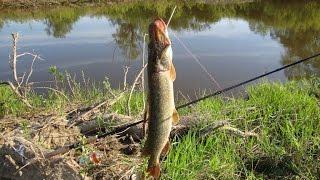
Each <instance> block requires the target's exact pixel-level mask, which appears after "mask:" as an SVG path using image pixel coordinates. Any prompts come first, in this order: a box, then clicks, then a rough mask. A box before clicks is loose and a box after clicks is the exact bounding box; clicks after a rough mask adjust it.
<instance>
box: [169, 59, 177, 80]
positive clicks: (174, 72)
mask: <svg viewBox="0 0 320 180" xmlns="http://www.w3.org/2000/svg"><path fill="white" fill-rule="evenodd" d="M176 76H177V74H176V69H175V67H174V66H173V63H171V66H170V78H171V80H172V81H174V80H176Z"/></svg>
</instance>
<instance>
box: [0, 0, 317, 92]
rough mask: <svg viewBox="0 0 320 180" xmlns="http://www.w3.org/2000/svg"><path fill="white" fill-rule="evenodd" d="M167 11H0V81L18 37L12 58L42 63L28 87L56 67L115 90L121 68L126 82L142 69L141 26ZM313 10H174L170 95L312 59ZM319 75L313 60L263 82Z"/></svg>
mask: <svg viewBox="0 0 320 180" xmlns="http://www.w3.org/2000/svg"><path fill="white" fill-rule="evenodd" d="M174 5H175V3H174V2H171V3H168V4H163V3H161V2H155V3H129V4H124V5H116V4H115V5H112V6H108V7H98V8H95V7H90V8H67V7H65V8H54V9H33V10H30V9H29V10H7V9H4V10H1V12H0V80H7V79H11V72H10V67H9V65H8V56H9V54H10V51H11V44H12V39H11V35H10V34H11V33H12V32H18V33H19V34H20V41H19V44H18V47H19V49H18V51H19V52H21V53H22V52H26V51H28V52H34V53H36V54H40V55H41V57H42V58H43V59H44V60H43V61H37V62H36V63H35V68H34V69H35V70H34V73H33V76H32V81H47V80H51V79H52V76H51V75H50V74H49V73H48V68H49V67H50V66H56V67H57V68H58V69H59V70H60V71H68V72H71V73H72V74H76V75H77V77H80V74H81V71H83V72H84V74H85V76H86V77H87V78H90V79H91V81H96V82H101V81H102V80H103V79H105V77H108V78H109V81H110V82H111V85H112V86H113V87H115V88H117V87H120V86H122V83H123V77H124V67H125V66H128V67H129V71H128V75H127V77H128V82H129V83H131V82H132V80H133V79H134V77H135V75H136V74H137V73H138V72H139V71H140V69H141V66H142V65H141V62H142V49H143V35H144V34H145V33H147V29H148V24H149V23H150V22H151V21H152V19H153V18H155V17H162V18H163V19H165V20H167V19H168V17H169V16H170V12H171V11H172V9H173V7H174ZM319 9H320V2H319V1H297V0H291V1H281V0H270V1H259V2H248V3H240V4H200V3H191V4H186V3H179V4H178V6H177V11H176V13H175V15H174V17H173V19H172V21H171V24H170V29H169V34H170V37H171V40H172V43H173V52H174V54H173V56H174V64H175V67H176V71H177V79H176V81H175V84H174V86H175V89H176V91H181V92H182V93H183V94H185V95H189V96H194V94H195V93H199V92H202V91H204V90H207V91H215V90H218V89H220V88H224V87H228V86H230V85H233V84H235V83H238V82H241V81H243V80H246V79H248V78H251V77H254V76H256V75H259V74H262V73H265V72H267V71H270V70H273V69H274V68H278V67H280V66H283V65H285V64H288V63H291V62H294V61H296V60H298V59H300V58H304V57H307V56H310V55H313V54H315V53H317V52H320V11H319ZM178 39H179V40H180V41H179V40H178ZM181 42H182V43H183V44H184V46H186V47H187V49H188V50H186V48H185V47H184V46H183V45H182V44H181ZM188 51H189V52H191V53H192V54H193V55H194V56H195V57H196V58H197V59H198V60H199V62H200V63H201V64H202V65H203V67H205V69H206V71H207V72H205V70H204V69H203V68H201V66H200V65H199V64H198V63H197V61H196V60H195V59H194V58H193V57H192V56H191V55H190V53H189V52H188ZM145 56H146V57H147V53H146V55H145ZM30 62H31V57H27V56H26V57H23V58H22V59H21V61H19V71H20V72H23V71H25V70H28V65H30ZM209 74H210V76H212V77H214V79H215V80H216V81H217V82H218V83H215V82H213V80H212V79H211V78H210V77H209ZM319 75H320V59H319V58H317V59H315V60H312V61H309V62H306V63H304V64H301V65H299V66H295V67H292V68H289V69H287V70H285V71H281V72H278V73H275V74H273V75H271V76H269V77H268V79H269V80H272V81H281V82H284V81H286V80H288V79H297V78H301V77H310V76H319Z"/></svg>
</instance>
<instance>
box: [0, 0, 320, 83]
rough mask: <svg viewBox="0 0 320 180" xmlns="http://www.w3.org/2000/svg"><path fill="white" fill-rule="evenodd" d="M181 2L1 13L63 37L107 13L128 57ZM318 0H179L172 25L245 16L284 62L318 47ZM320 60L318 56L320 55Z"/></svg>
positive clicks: (308, 68) (300, 73) (319, 66)
mask: <svg viewBox="0 0 320 180" xmlns="http://www.w3.org/2000/svg"><path fill="white" fill-rule="evenodd" d="M176 4H177V1H167V2H166V3H163V2H158V1H156V2H143V3H142V2H133V3H124V4H114V5H110V6H108V7H96V8H59V9H53V10H37V11H33V12H29V11H23V10H19V11H9V10H4V11H1V12H0V29H1V27H3V25H4V24H5V22H7V21H16V22H24V21H27V20H42V21H43V22H44V23H45V25H46V28H45V31H46V32H47V34H48V35H52V36H54V37H58V38H63V37H65V36H66V34H68V33H69V32H70V31H71V30H72V27H73V24H74V23H75V22H77V21H78V19H79V18H80V17H81V16H86V15H90V16H96V17H107V18H108V19H109V20H110V21H111V22H112V23H113V24H114V25H115V26H116V27H117V28H116V32H115V33H114V34H113V38H114V40H115V42H116V43H117V44H118V47H119V48H120V49H121V50H122V53H123V54H124V55H125V57H126V58H128V59H136V58H138V56H139V54H141V50H142V47H141V44H142V42H141V41H142V36H143V34H144V33H146V32H147V28H148V24H149V22H150V21H151V20H152V19H153V18H155V17H157V16H159V17H169V16H170V13H171V10H172V9H173V7H174V6H175V5H176ZM319 9H320V2H318V1H316V0H268V1H257V2H252V3H237V4H232V3H231V4H204V3H197V2H192V3H190V2H185V1H181V2H180V1H179V3H178V8H177V10H176V13H175V15H174V17H173V19H172V21H171V24H170V28H172V29H174V30H176V31H181V30H192V31H202V30H204V29H206V28H209V27H210V25H211V24H213V23H215V22H218V21H219V20H221V18H241V19H244V20H246V21H247V22H248V23H249V25H250V29H251V30H252V31H253V32H256V33H258V34H260V35H263V36H271V37H272V38H273V39H275V40H277V41H278V42H279V43H281V44H282V45H283V47H284V48H285V53H284V54H283V55H282V60H281V63H282V64H284V65H285V64H288V63H291V62H293V61H295V60H297V59H300V58H304V57H307V56H310V55H313V54H315V53H317V52H320V38H319V37H320V21H319V19H320V13H319ZM318 59H319V58H318ZM285 75H286V76H287V78H288V79H294V78H301V77H305V76H311V75H320V61H316V60H313V61H308V62H305V63H303V64H301V65H299V66H295V67H292V68H289V69H287V70H285Z"/></svg>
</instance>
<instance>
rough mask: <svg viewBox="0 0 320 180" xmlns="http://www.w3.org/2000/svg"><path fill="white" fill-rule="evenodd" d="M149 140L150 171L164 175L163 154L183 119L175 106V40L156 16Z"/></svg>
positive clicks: (152, 26)
mask: <svg viewBox="0 0 320 180" xmlns="http://www.w3.org/2000/svg"><path fill="white" fill-rule="evenodd" d="M149 37H150V41H149V45H148V66H147V69H148V105H147V114H148V115H147V116H148V117H147V120H148V130H147V140H146V143H145V146H144V149H143V151H142V154H143V155H144V156H147V157H149V162H148V169H147V172H148V173H149V174H150V175H151V176H152V177H153V178H155V179H158V178H159V177H160V155H161V154H166V153H167V152H168V151H169V136H170V131H171V127H172V124H176V123H178V121H179V115H178V113H177V111H176V109H175V105H174V91H173V81H174V80H175V78H176V71H175V68H174V66H173V63H172V48H171V40H170V38H169V35H168V31H167V25H166V23H165V22H164V21H163V20H162V19H160V18H157V19H155V20H154V21H153V22H152V23H151V24H150V26H149Z"/></svg>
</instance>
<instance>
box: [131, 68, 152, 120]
mask: <svg viewBox="0 0 320 180" xmlns="http://www.w3.org/2000/svg"><path fill="white" fill-rule="evenodd" d="M147 65H148V63H147V64H145V65H144V66H143V67H142V69H141V70H140V72H139V74H138V75H137V76H136V79H135V80H134V82H133V84H132V87H131V90H130V94H129V98H128V101H127V111H128V112H127V114H128V116H130V114H131V112H130V101H131V96H132V93H133V90H134V88H135V87H136V84H137V82H138V80H139V78H140V76H141V75H142V74H143V72H144V69H145V68H146V67H147Z"/></svg>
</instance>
